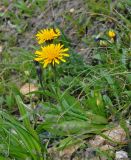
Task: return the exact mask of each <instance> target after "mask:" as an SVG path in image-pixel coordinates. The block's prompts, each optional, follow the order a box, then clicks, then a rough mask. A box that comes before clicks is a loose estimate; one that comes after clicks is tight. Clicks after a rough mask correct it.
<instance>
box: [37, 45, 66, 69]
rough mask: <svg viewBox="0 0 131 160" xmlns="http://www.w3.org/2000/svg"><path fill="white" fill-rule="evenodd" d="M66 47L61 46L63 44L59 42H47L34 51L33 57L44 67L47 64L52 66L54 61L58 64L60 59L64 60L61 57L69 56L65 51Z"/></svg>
mask: <svg viewBox="0 0 131 160" xmlns="http://www.w3.org/2000/svg"><path fill="white" fill-rule="evenodd" d="M67 51H68V48H63V45H61V44H60V43H59V44H49V45H47V46H44V47H41V50H40V51H36V52H35V55H36V56H37V57H36V58H35V60H36V61H38V62H40V63H42V64H43V66H44V68H45V67H46V66H47V65H48V64H52V65H53V66H54V64H55V63H57V64H59V63H60V61H63V62H66V60H65V59H64V58H63V57H69V54H67V53H66V52H67Z"/></svg>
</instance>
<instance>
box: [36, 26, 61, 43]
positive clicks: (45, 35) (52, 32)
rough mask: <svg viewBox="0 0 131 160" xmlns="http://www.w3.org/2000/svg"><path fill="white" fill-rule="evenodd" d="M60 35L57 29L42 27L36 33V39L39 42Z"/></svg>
mask: <svg viewBox="0 0 131 160" xmlns="http://www.w3.org/2000/svg"><path fill="white" fill-rule="evenodd" d="M59 36H60V30H59V29H53V28H51V29H42V30H40V31H39V32H38V33H37V34H36V39H37V40H38V43H39V44H42V43H44V42H45V41H49V40H53V39H55V38H57V37H59Z"/></svg>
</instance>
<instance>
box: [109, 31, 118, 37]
mask: <svg viewBox="0 0 131 160" xmlns="http://www.w3.org/2000/svg"><path fill="white" fill-rule="evenodd" d="M108 36H109V37H110V38H115V36H116V33H115V32H114V31H112V30H110V31H109V32H108Z"/></svg>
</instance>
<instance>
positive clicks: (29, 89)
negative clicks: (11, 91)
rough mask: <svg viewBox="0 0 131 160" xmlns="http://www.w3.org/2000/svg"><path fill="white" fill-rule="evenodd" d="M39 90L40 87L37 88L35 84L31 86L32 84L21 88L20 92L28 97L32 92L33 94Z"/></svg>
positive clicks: (26, 84)
mask: <svg viewBox="0 0 131 160" xmlns="http://www.w3.org/2000/svg"><path fill="white" fill-rule="evenodd" d="M37 90H38V87H36V86H35V85H34V84H31V83H25V84H24V85H23V86H22V87H21V88H20V92H21V93H22V94H23V95H26V94H28V93H30V92H33V91H37Z"/></svg>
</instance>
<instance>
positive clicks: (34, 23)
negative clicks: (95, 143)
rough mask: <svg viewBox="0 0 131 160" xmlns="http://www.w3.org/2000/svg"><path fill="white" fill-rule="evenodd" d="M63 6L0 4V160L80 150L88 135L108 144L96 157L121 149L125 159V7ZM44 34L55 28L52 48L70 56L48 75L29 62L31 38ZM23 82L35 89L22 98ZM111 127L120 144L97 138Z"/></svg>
mask: <svg viewBox="0 0 131 160" xmlns="http://www.w3.org/2000/svg"><path fill="white" fill-rule="evenodd" d="M71 3H72V4H73V3H77V1H72V2H71ZM66 5H67V1H65V2H61V1H60V0H55V1H52V2H48V1H47V0H30V1H24V0H21V1H19V0H13V1H11V2H9V1H8V0H2V2H0V106H1V109H0V160H22V159H25V160H51V159H53V158H52V156H51V154H50V151H49V150H50V148H56V149H57V150H58V151H61V150H64V149H66V148H70V147H72V146H76V145H78V146H79V147H78V148H79V149H80V150H82V151H84V149H86V148H88V147H90V146H89V144H88V141H89V139H90V138H92V137H94V136H95V135H101V136H102V137H104V138H106V139H107V141H108V142H110V143H112V144H114V145H115V147H114V148H113V149H112V152H111V153H110V152H109V151H101V150H100V149H99V147H98V148H97V149H96V154H97V155H98V156H101V155H102V156H104V157H106V158H107V159H109V160H113V159H114V157H115V151H116V150H119V149H121V148H127V149H126V152H128V156H131V155H130V149H131V145H130V141H131V135H130V132H129V125H130V123H131V113H130V109H131V100H130V99H131V51H130V47H131V46H130V38H131V33H130V30H131V22H130V16H129V15H130V12H131V10H130V6H131V1H130V0H124V1H123V0H115V1H113V2H112V1H111V0H107V2H104V1H102V0H98V1H97V2H96V0H83V2H82V4H81V8H79V7H78V6H79V3H78V5H77V7H78V8H77V7H76V8H75V7H74V8H68V7H70V6H68V5H69V4H68V5H67V8H66V9H65V10H64V7H63V6H66ZM70 5H71V4H70ZM60 7H61V8H62V9H63V10H62V13H60V12H59V10H60ZM71 9H72V10H71ZM57 12H58V14H57ZM55 14H56V15H55ZM45 15H46V16H45ZM52 17H53V18H52ZM51 18H52V19H51ZM49 19H51V20H49ZM51 27H54V28H59V30H60V32H61V36H60V37H59V39H55V43H61V44H63V45H64V47H65V48H69V51H68V54H69V55H70V57H67V59H66V61H67V62H66V63H60V64H59V65H55V69H54V68H53V69H52V68H51V67H50V66H49V67H48V66H47V67H46V68H43V67H42V65H41V64H38V63H36V64H35V63H34V58H35V54H34V53H35V51H36V50H38V49H39V46H38V44H37V42H36V39H35V35H36V33H37V32H38V31H39V30H40V29H42V28H51ZM109 31H112V32H113V33H114V34H115V36H113V37H111V36H110V35H109ZM83 52H84V54H83ZM25 83H28V84H35V86H36V87H37V89H35V90H33V91H31V92H28V93H26V94H23V92H22V91H21V86H23V85H24V84H25ZM29 88H30V89H28V90H31V86H29ZM127 122H128V123H127ZM119 125H120V126H121V127H122V128H123V129H124V131H125V133H126V142H123V143H122V142H115V141H113V140H111V139H110V138H109V137H108V136H105V135H104V134H103V132H104V131H107V130H110V129H113V128H114V127H116V126H119ZM75 152H77V150H76V151H75ZM63 160H64V159H63Z"/></svg>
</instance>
